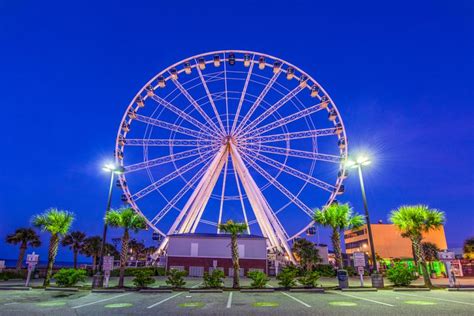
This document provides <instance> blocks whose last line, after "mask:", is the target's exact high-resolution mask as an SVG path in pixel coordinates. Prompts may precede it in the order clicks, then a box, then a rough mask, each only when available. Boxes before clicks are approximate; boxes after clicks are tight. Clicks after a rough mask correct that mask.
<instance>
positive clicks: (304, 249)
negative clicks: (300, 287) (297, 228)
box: [291, 238, 321, 271]
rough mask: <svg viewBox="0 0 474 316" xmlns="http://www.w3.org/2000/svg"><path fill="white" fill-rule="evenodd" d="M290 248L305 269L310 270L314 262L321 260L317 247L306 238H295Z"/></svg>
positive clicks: (314, 264)
mask: <svg viewBox="0 0 474 316" xmlns="http://www.w3.org/2000/svg"><path fill="white" fill-rule="evenodd" d="M291 250H292V251H293V253H294V255H295V257H296V258H297V259H298V261H299V263H300V266H301V267H302V268H303V269H304V270H305V271H312V270H313V268H314V267H315V266H316V264H318V263H319V262H321V257H320V256H319V250H318V248H317V247H316V245H315V244H314V243H313V242H311V241H309V240H307V239H304V238H298V239H296V240H295V242H294V243H293V247H292V249H291Z"/></svg>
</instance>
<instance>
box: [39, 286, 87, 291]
mask: <svg viewBox="0 0 474 316" xmlns="http://www.w3.org/2000/svg"><path fill="white" fill-rule="evenodd" d="M44 290H45V291H60V292H78V291H79V289H78V288H76V287H54V286H52V287H47V288H45V289H44Z"/></svg>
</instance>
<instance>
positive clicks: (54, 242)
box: [43, 234, 59, 286]
mask: <svg viewBox="0 0 474 316" xmlns="http://www.w3.org/2000/svg"><path fill="white" fill-rule="evenodd" d="M58 246H59V236H58V234H53V235H51V238H50V240H49V249H48V265H47V267H46V276H45V277H44V282H43V286H48V285H49V283H50V281H51V275H52V274H53V266H54V260H55V259H56V255H57V253H58Z"/></svg>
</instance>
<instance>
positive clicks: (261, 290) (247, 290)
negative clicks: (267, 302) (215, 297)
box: [240, 288, 275, 293]
mask: <svg viewBox="0 0 474 316" xmlns="http://www.w3.org/2000/svg"><path fill="white" fill-rule="evenodd" d="M271 292H275V289H272V288H270V289H240V293H271Z"/></svg>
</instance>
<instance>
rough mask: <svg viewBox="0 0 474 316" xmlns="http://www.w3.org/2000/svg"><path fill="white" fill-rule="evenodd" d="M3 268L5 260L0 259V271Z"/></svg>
mask: <svg viewBox="0 0 474 316" xmlns="http://www.w3.org/2000/svg"><path fill="white" fill-rule="evenodd" d="M3 269H5V260H0V272H2V271H3Z"/></svg>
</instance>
